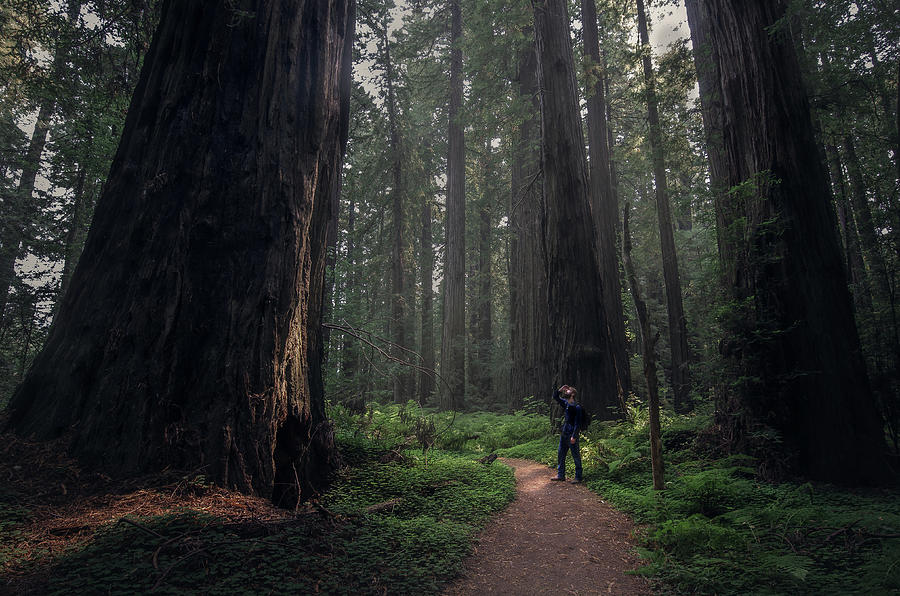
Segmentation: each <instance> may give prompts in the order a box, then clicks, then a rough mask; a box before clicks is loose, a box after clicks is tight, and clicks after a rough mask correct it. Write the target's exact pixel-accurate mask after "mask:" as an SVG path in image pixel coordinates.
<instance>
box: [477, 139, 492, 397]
mask: <svg viewBox="0 0 900 596" xmlns="http://www.w3.org/2000/svg"><path fill="white" fill-rule="evenodd" d="M484 150H485V157H484V162H483V164H482V174H483V180H482V188H483V193H482V197H481V205H480V208H479V211H478V273H477V278H476V279H477V287H478V291H477V294H476V295H477V304H476V305H475V309H474V310H475V311H476V312H477V313H478V315H477V322H476V325H475V327H474V328H473V329H472V331H473V334H474V336H475V342H474V344H475V348H476V350H475V353H476V358H477V360H478V367H479V374H478V376H475V375H474V373H473V375H472V385H473V386H474V387H475V388H476V389H477V390H478V391H479V392H480V394H482V395H489V394H490V393H492V392H493V379H492V377H493V375H492V371H491V345H492V343H493V336H492V328H493V316H492V313H491V292H492V290H493V278H492V273H491V236H492V221H491V220H492V213H491V203H490V201H491V200H492V198H493V195H492V194H491V193H490V192H488V190H487V189H488V188H489V186H490V179H491V176H492V174H493V172H492V171H491V169H490V164H491V159H490V156H491V143H490V139H488V141H487V142H486V143H485V148H484Z"/></svg>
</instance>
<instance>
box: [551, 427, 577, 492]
mask: <svg viewBox="0 0 900 596" xmlns="http://www.w3.org/2000/svg"><path fill="white" fill-rule="evenodd" d="M571 438H572V435H567V434H565V433H563V434H561V435H560V436H559V451H557V452H556V464H557V465H556V470H557V472H556V475H557V476H558V477H560V478H565V477H566V453H568V451H569V449H570V448H571V449H572V459H573V460H575V480H581V449H580V448H579V445H578V439H575V443H574V444H572V443H570V442H569V440H570V439H571Z"/></svg>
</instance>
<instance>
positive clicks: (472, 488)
mask: <svg viewBox="0 0 900 596" xmlns="http://www.w3.org/2000/svg"><path fill="white" fill-rule="evenodd" d="M344 430H345V431H346V430H348V429H347V428H346V427H345V428H344ZM339 443H340V447H341V449H342V451H343V452H344V453H345V455H347V458H346V459H348V460H350V461H352V462H353V465H351V466H348V467H347V468H345V469H343V470H342V471H341V472H340V473H339V475H338V478H337V479H336V480H335V482H334V484H333V486H332V488H331V490H330V491H329V492H328V493H327V494H325V495H324V496H323V497H322V499H321V504H322V505H323V506H324V507H325V508H327V510H329V511H330V512H332V513H333V514H334V515H335V517H333V518H332V517H330V516H325V515H323V514H321V513H318V512H316V511H312V512H309V513H302V512H301V513H300V514H299V515H298V516H297V517H296V518H295V519H292V520H286V522H284V523H282V524H278V525H276V526H274V527H267V526H265V525H264V524H260V523H254V522H252V520H250V521H245V522H240V523H234V522H229V521H228V520H223V519H218V518H215V517H212V516H209V515H206V514H204V513H202V512H198V511H191V510H185V511H181V512H176V513H173V514H169V515H163V516H154V517H149V518H143V519H139V520H133V521H136V522H138V523H139V524H140V525H141V526H142V528H139V527H136V526H134V525H131V524H124V523H116V522H112V523H110V524H108V525H106V526H103V527H102V528H101V529H100V530H98V531H97V532H96V533H95V535H94V536H93V538H92V539H91V540H90V541H89V542H88V543H87V544H86V545H84V546H80V547H77V548H74V549H72V550H71V551H70V552H67V553H65V554H63V555H62V556H59V557H58V558H56V559H54V560H52V561H50V562H49V565H50V569H49V570H47V571H46V574H47V575H48V576H49V578H50V579H49V585H48V586H47V590H46V591H47V593H48V594H59V595H62V594H72V593H79V594H134V593H147V592H150V591H153V592H154V593H158V594H183V593H203V594H229V595H230V594H260V593H263V594H265V593H296V594H311V593H325V594H351V593H352V594H383V593H390V594H436V593H439V592H440V591H441V588H442V587H443V585H444V584H446V583H447V582H448V581H449V580H451V579H452V578H453V577H455V576H456V575H457V574H458V573H459V571H460V569H461V564H462V562H463V560H464V559H465V558H466V557H467V556H468V554H469V552H470V550H471V547H470V545H471V541H472V537H473V536H474V534H475V532H477V531H478V530H479V529H480V528H481V526H482V525H483V524H484V523H485V521H486V520H487V519H488V517H489V516H490V515H491V514H492V513H494V512H496V511H498V510H499V509H501V508H503V507H504V506H506V504H507V503H509V501H511V500H512V498H513V496H514V495H515V485H514V481H513V473H512V470H511V469H509V468H508V467H506V466H503V465H502V464H496V463H495V464H493V465H490V466H486V465H483V464H480V463H478V462H477V461H474V459H473V458H472V457H470V456H464V455H460V454H452V453H447V452H443V451H435V452H433V453H432V454H431V456H430V458H429V464H428V466H427V467H426V466H425V465H424V463H423V458H422V455H421V453H419V452H418V451H416V450H409V451H405V452H403V454H402V460H401V461H400V462H394V461H388V462H387V463H382V460H384V459H385V458H384V456H385V455H386V454H390V453H393V452H392V451H391V450H392V449H394V448H396V443H395V442H391V441H387V440H383V439H376V440H373V439H367V438H365V436H364V434H363V433H355V434H354V433H346V434H342V435H341V438H340V439H339ZM385 501H388V502H390V503H389V505H388V506H384V507H381V508H375V509H374V510H372V509H368V508H370V507H371V506H372V505H379V504H383V503H384V502H385ZM16 515H18V514H16ZM0 519H2V520H4V521H2V522H0V528H2V529H3V530H4V539H3V541H2V542H0V557H6V556H14V555H15V553H14V551H10V550H9V549H8V548H7V544H8V541H7V538H6V537H5V535H6V532H5V531H6V524H7V521H5V520H7V519H9V523H13V524H14V523H16V522H15V520H14V519H13V517H12V515H10V516H5V515H4V516H3V517H0ZM0 562H2V559H0ZM44 564H48V562H46V561H45V562H44Z"/></svg>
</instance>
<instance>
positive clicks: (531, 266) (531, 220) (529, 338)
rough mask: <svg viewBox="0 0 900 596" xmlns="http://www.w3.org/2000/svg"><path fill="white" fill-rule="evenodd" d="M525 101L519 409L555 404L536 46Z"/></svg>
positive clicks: (515, 247) (517, 189)
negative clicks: (533, 402) (536, 400)
mask: <svg viewBox="0 0 900 596" xmlns="http://www.w3.org/2000/svg"><path fill="white" fill-rule="evenodd" d="M517 78H518V93H519V98H518V99H519V101H520V102H522V104H523V105H524V106H525V114H526V115H525V116H524V117H523V119H522V121H521V122H519V124H518V129H517V131H516V141H515V144H514V147H513V157H512V169H511V180H510V206H509V227H510V241H509V255H510V257H509V261H510V271H509V300H510V311H509V324H510V329H509V336H510V339H509V345H510V350H511V352H512V354H511V361H512V368H511V372H510V399H511V400H512V404H511V405H512V406H513V407H519V406H521V405H522V403H523V400H524V398H526V397H546V398H547V399H549V390H548V385H547V384H548V383H549V382H551V381H552V379H551V377H550V375H551V367H550V360H551V358H552V356H551V353H550V327H549V325H548V322H547V312H548V307H549V303H548V299H547V272H546V270H545V265H544V257H543V253H544V242H543V239H542V230H541V220H542V218H543V216H542V213H543V198H542V194H541V182H540V176H541V169H540V168H541V164H540V142H541V140H540V114H541V105H540V99H539V96H538V73H537V55H536V53H535V47H534V44H533V43H530V44H528V46H527V47H525V48H523V49H522V51H521V52H520V54H519V64H518V77H517Z"/></svg>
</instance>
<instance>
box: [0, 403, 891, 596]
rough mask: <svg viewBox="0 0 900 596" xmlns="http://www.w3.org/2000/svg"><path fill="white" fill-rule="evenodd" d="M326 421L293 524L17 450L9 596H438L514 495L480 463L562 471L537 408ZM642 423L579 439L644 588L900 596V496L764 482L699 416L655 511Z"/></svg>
mask: <svg viewBox="0 0 900 596" xmlns="http://www.w3.org/2000/svg"><path fill="white" fill-rule="evenodd" d="M330 414H331V417H332V419H333V420H334V422H335V430H336V437H337V441H338V444H339V445H340V448H341V452H342V457H343V459H344V462H345V466H344V468H342V469H341V471H340V472H339V473H338V474H337V475H336V477H335V479H334V482H333V484H332V486H331V488H330V489H329V491H328V492H327V493H326V494H324V495H322V496H321V497H320V498H319V499H318V500H316V501H315V502H314V503H312V504H308V505H307V506H305V507H304V508H303V509H302V510H300V511H297V512H285V511H283V510H279V509H276V508H274V507H271V506H270V505H269V504H268V503H267V502H266V501H265V500H263V499H255V498H252V497H245V496H242V495H238V494H236V493H232V492H230V491H225V490H223V489H220V488H217V487H214V486H212V485H210V484H208V483H207V482H206V481H205V479H204V478H203V477H202V476H198V475H182V476H178V475H170V476H168V477H166V478H154V479H142V480H136V481H132V482H131V483H129V484H122V483H119V484H116V483H114V482H112V481H111V480H110V479H108V478H105V477H102V476H99V475H89V474H84V473H80V472H79V471H78V469H77V467H76V466H75V465H74V464H73V463H72V462H69V461H67V460H65V458H63V457H62V456H60V455H58V453H57V452H56V451H54V447H53V446H52V445H44V446H34V445H28V444H23V443H21V442H17V439H15V438H14V437H6V440H7V442H6V449H5V451H4V452H3V454H2V455H3V457H2V461H0V474H3V476H4V477H7V478H10V479H12V481H11V482H8V483H6V484H5V485H3V486H2V487H0V570H2V579H0V592H2V591H4V590H6V591H13V592H15V593H26V594H27V593H31V594H45V593H47V594H68V593H104V594H130V593H136V592H141V593H143V592H153V593H158V594H183V593H204V594H243V593H247V594H250V593H254V594H256V593H266V592H269V591H272V592H274V593H285V592H290V593H316V592H319V593H331V594H342V593H343V594H349V593H354V594H382V593H385V592H387V593H418V594H434V593H439V592H440V591H441V589H442V588H443V587H444V586H445V585H446V584H447V583H448V582H449V581H451V580H452V579H453V578H454V577H455V576H457V575H458V573H459V572H460V570H461V569H462V563H463V561H464V560H465V558H466V557H467V556H468V555H469V554H470V553H471V546H472V540H473V537H474V536H475V534H476V533H477V532H478V531H479V530H480V529H481V528H482V527H483V526H484V524H485V523H486V522H487V521H488V520H489V519H490V518H491V516H492V515H493V514H494V513H495V512H497V511H499V510H500V509H502V508H504V507H505V506H506V505H507V504H508V503H509V502H510V500H511V499H512V498H513V497H514V494H515V486H514V479H513V474H512V471H511V470H510V469H509V468H508V467H507V466H505V465H502V464H499V463H493V464H483V463H480V462H479V461H478V460H479V459H480V458H482V457H483V456H485V455H487V454H489V453H492V452H493V453H497V454H499V455H501V456H507V457H517V458H524V459H531V460H533V461H538V462H541V463H544V464H547V465H548V466H552V465H554V464H555V460H556V445H557V440H558V438H557V435H556V434H555V432H554V428H553V425H552V423H551V420H550V417H549V415H548V413H547V412H546V411H545V410H544V409H543V407H542V406H541V405H540V404H531V409H530V410H529V411H521V412H517V413H515V414H495V413H474V414H454V413H436V412H432V411H429V410H423V409H421V408H420V407H419V406H417V405H415V404H413V403H409V404H405V405H399V406H398V405H385V406H380V405H377V404H369V406H368V407H367V409H366V411H365V412H363V413H359V414H352V413H350V412H349V411H348V410H346V409H345V408H343V407H340V406H337V407H332V408H330ZM630 414H631V418H632V422H629V423H625V422H623V423H601V422H595V423H594V425H593V426H592V428H591V429H590V431H589V432H587V433H586V434H585V435H584V436H583V437H582V454H583V459H584V477H585V480H586V484H587V486H588V487H589V488H590V489H591V490H593V491H595V492H597V493H598V494H599V495H600V496H601V497H602V498H603V499H605V500H607V501H609V502H611V503H612V504H614V505H615V506H616V507H617V508H619V509H621V510H623V511H625V512H626V513H629V514H630V515H631V516H632V517H633V518H634V520H635V521H636V522H637V523H639V524H641V525H640V528H639V530H638V535H637V539H638V541H639V543H640V545H641V546H640V548H639V553H640V555H641V556H642V557H643V558H644V561H645V565H644V567H642V568H641V570H640V571H639V572H640V573H642V574H644V575H647V576H648V577H650V578H651V579H652V580H653V581H654V585H655V587H656V590H657V591H658V592H660V593H664V594H667V593H682V594H792V593H796V594H845V593H872V594H883V593H892V592H897V591H900V499H898V496H900V495H898V493H897V492H896V491H888V490H865V491H864V490H846V489H841V488H838V487H834V486H827V485H821V484H811V483H781V484H772V483H766V482H761V481H759V480H758V479H757V475H756V469H755V462H754V461H753V460H751V459H749V458H747V457H744V456H727V455H724V454H722V453H721V452H720V451H719V450H718V448H717V446H716V445H715V444H714V442H713V441H712V440H711V438H712V435H711V434H710V433H709V432H708V431H707V428H708V426H709V417H708V416H707V417H704V416H703V415H694V416H692V417H680V416H668V417H666V418H665V419H664V421H663V429H664V431H663V442H664V457H665V461H666V481H667V490H666V491H663V492H655V491H653V490H652V488H651V471H650V458H649V440H648V432H647V419H646V411H644V410H642V409H640V408H633V409H632V410H631V412H630ZM549 473H550V470H549V469H548V476H549ZM597 548H603V545H602V544H599V545H597Z"/></svg>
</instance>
